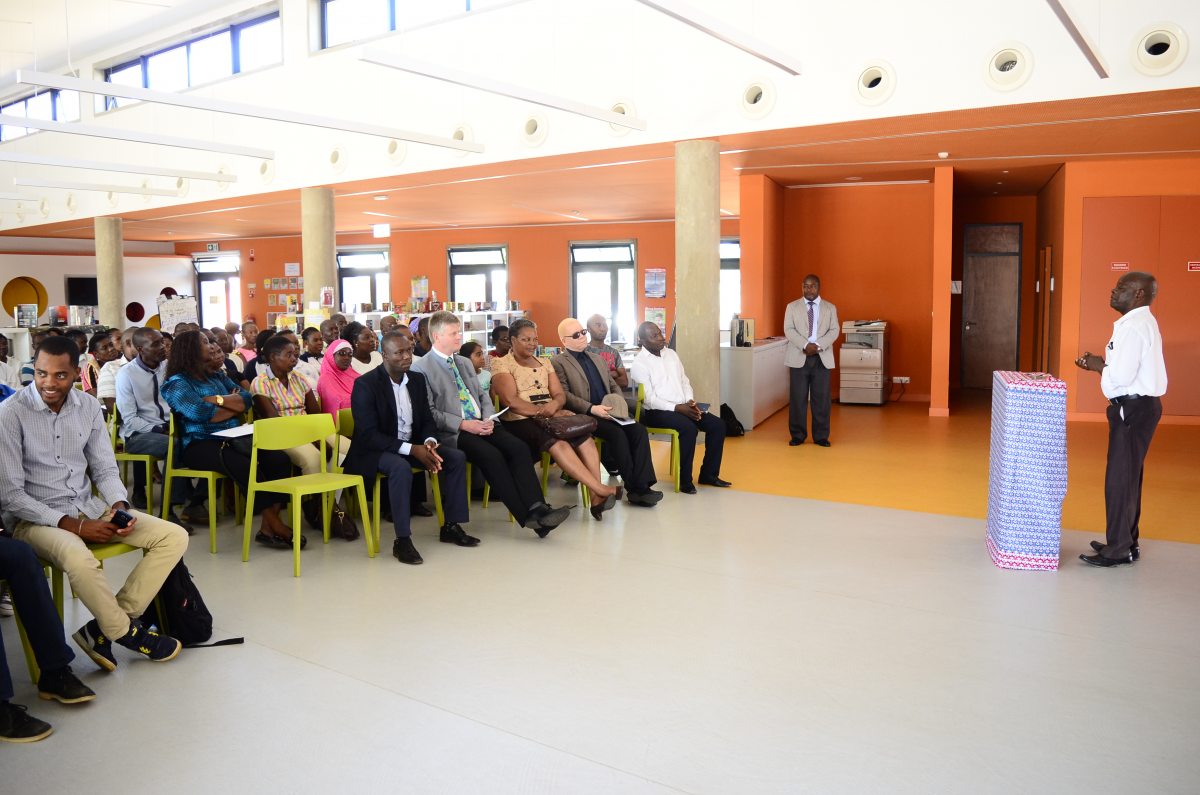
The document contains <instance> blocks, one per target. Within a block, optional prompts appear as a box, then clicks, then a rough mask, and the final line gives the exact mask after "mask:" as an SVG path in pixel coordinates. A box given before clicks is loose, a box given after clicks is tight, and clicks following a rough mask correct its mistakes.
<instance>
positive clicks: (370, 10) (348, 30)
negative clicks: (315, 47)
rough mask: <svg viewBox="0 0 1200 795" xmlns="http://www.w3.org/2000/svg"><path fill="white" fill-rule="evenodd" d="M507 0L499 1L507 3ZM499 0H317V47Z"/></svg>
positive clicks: (429, 21) (441, 16) (455, 13)
mask: <svg viewBox="0 0 1200 795" xmlns="http://www.w3.org/2000/svg"><path fill="white" fill-rule="evenodd" d="M507 1H508V0H503V2H507ZM501 2H502V0H421V2H419V3H416V2H411V0H409V2H405V1H404V0H321V47H322V49H324V48H326V47H336V46H338V45H339V44H346V43H347V42H351V41H360V40H362V39H369V38H371V37H373V36H379V35H382V34H385V33H390V32H392V31H394V30H399V29H401V28H414V27H417V26H420V25H426V24H429V23H431V22H438V21H440V20H445V19H447V18H451V17H454V16H455V15H458V14H463V13H469V12H471V11H474V10H478V9H480V8H482V7H486V6H496V5H500V3H501Z"/></svg>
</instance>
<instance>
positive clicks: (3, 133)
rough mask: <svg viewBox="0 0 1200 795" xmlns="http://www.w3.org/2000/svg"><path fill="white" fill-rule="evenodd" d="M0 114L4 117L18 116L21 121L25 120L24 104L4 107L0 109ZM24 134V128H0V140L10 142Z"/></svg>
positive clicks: (6, 126) (10, 126) (19, 103)
mask: <svg viewBox="0 0 1200 795" xmlns="http://www.w3.org/2000/svg"><path fill="white" fill-rule="evenodd" d="M0 113H3V114H5V115H6V116H20V117H21V118H22V119H23V118H25V103H24V102H23V101H22V102H14V103H13V104H11V105H5V106H4V107H0ZM25 133H26V130H25V128H24V127H13V126H12V125H9V124H5V125H4V126H3V127H0V140H3V141H11V140H12V139H14V138H20V137H21V136H22V135H24V134H25Z"/></svg>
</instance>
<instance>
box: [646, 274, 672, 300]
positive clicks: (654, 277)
mask: <svg viewBox="0 0 1200 795" xmlns="http://www.w3.org/2000/svg"><path fill="white" fill-rule="evenodd" d="M645 292H646V297H647V298H666V297H667V269H666V268H646V289H645Z"/></svg>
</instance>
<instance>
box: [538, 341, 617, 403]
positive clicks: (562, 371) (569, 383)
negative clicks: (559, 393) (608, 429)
mask: <svg viewBox="0 0 1200 795" xmlns="http://www.w3.org/2000/svg"><path fill="white" fill-rule="evenodd" d="M588 357H590V358H591V360H592V364H594V365H596V370H598V371H599V372H600V379H601V380H602V381H604V385H605V387H606V388H607V389H608V394H610V395H613V394H617V395H619V394H621V387H619V386H617V382H616V381H614V380H613V377H612V373H610V372H609V370H608V363H607V362H605V361H604V360H603V359H601V358H600V357H599V356H597V355H596V354H594V353H588ZM550 364H552V365H554V372H555V373H557V374H558V382H559V383H560V384H562V388H563V394H565V395H566V397H567V405H566V408H568V409H570V410H571V411H574V412H575V413H577V414H587V413H588V409H590V408H591V407H592V401H591V396H592V385H591V384H589V383H588V380H587V373H585V372H583V365H581V364H580V363H579V362H578V361H577V360H576V359H575V357H574V356H573V355H572V354H571V353H569V352H564V353H560V354H558V355H557V356H555V357H554V358H553V359H551V360H550Z"/></svg>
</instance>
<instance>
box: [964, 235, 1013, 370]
mask: <svg viewBox="0 0 1200 795" xmlns="http://www.w3.org/2000/svg"><path fill="white" fill-rule="evenodd" d="M1020 318H1021V225H1020V224H968V225H967V226H966V228H965V230H964V235H963V316H962V349H961V350H962V385H963V387H964V388H966V389H990V388H991V386H992V372H993V371H995V370H1016V369H1018V368H1019V366H1020V365H1019V355H1020Z"/></svg>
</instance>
